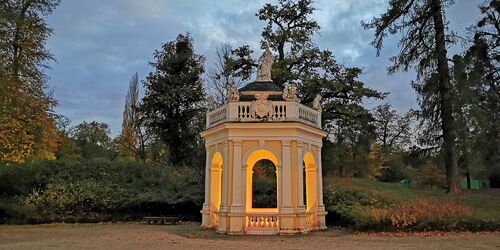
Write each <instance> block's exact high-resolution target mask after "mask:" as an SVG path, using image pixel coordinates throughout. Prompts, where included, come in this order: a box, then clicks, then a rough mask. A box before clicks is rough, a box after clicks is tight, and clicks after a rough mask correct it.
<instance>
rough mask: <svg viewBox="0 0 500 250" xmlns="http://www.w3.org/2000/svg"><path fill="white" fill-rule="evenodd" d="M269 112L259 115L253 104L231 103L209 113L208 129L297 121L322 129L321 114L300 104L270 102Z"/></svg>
mask: <svg viewBox="0 0 500 250" xmlns="http://www.w3.org/2000/svg"><path fill="white" fill-rule="evenodd" d="M266 108H269V112H267V114H266V115H265V116H263V117H260V116H258V115H257V113H256V112H255V111H254V110H253V108H252V102H229V103H226V104H224V105H222V106H221V107H219V108H217V109H215V110H212V111H209V112H208V113H207V122H206V127H207V129H208V128H211V127H215V126H217V125H219V124H221V123H225V122H256V121H262V122H283V121H295V122H302V123H304V124H307V125H310V126H313V127H316V128H321V112H320V111H318V110H315V109H313V108H310V107H308V106H305V105H303V104H300V103H298V102H286V101H275V102H270V104H269V107H266Z"/></svg>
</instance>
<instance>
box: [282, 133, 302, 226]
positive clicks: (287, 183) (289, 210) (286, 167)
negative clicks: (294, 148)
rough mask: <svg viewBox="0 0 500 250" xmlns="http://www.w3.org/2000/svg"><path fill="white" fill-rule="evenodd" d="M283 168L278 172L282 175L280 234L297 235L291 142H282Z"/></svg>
mask: <svg viewBox="0 0 500 250" xmlns="http://www.w3.org/2000/svg"><path fill="white" fill-rule="evenodd" d="M281 148H282V167H281V171H279V172H278V174H279V175H280V177H281V178H280V186H281V198H282V199H281V201H280V207H279V213H280V218H279V224H280V234H295V233H296V231H297V230H296V228H295V223H294V220H295V215H294V213H293V206H292V161H291V152H290V141H288V140H283V141H281Z"/></svg>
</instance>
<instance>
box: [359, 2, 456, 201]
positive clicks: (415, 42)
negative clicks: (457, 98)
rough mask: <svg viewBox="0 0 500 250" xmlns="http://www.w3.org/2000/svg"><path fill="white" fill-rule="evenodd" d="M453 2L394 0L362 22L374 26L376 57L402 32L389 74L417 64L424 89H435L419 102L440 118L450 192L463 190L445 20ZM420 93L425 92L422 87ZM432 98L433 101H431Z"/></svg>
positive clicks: (433, 115) (431, 113) (448, 39)
mask: <svg viewBox="0 0 500 250" xmlns="http://www.w3.org/2000/svg"><path fill="white" fill-rule="evenodd" d="M452 3H453V2H452V1H450V0H391V1H390V2H389V9H388V10H387V12H386V13H383V14H382V15H380V17H376V18H374V19H373V20H372V21H370V22H367V23H363V26H364V28H366V29H375V39H374V40H373V42H372V45H374V46H375V48H376V49H377V56H378V55H380V51H381V49H382V45H383V41H384V38H385V37H386V36H387V35H388V34H395V33H397V32H401V33H402V38H401V40H400V42H399V47H400V52H399V54H398V55H396V56H394V57H392V58H391V61H392V62H393V63H394V64H393V66H391V67H390V68H389V73H394V72H396V71H398V70H403V71H407V70H408V69H409V68H410V67H412V66H414V67H415V69H416V71H417V77H418V79H424V80H423V83H422V86H420V87H421V89H424V88H427V89H432V91H430V92H427V93H428V94H429V95H428V96H425V97H423V98H424V101H421V102H420V105H421V106H424V107H425V106H427V107H426V108H423V110H425V111H426V112H430V113H427V114H426V115H427V116H426V117H427V119H431V118H430V117H432V118H436V117H437V118H439V119H438V120H434V121H435V123H436V125H438V126H439V127H440V130H441V133H442V147H443V153H444V161H445V166H446V179H447V184H448V192H450V193H460V183H459V174H458V164H457V152H456V141H455V140H456V137H457V132H456V128H455V119H454V117H453V99H452V96H451V94H452V86H451V84H450V72H449V66H448V58H447V50H446V48H447V45H448V44H449V43H450V42H452V41H451V40H450V39H451V37H450V36H449V35H446V34H445V32H446V30H447V26H446V23H445V21H444V16H445V14H444V8H446V7H447V6H449V5H451V4H452ZM429 85H435V87H428V86H429ZM415 86H417V85H415ZM417 87H418V86H417ZM417 92H419V93H420V94H423V92H422V91H419V89H417ZM429 99H434V100H433V101H432V102H430V103H428V102H427V101H428V100H429ZM429 105H433V108H429Z"/></svg>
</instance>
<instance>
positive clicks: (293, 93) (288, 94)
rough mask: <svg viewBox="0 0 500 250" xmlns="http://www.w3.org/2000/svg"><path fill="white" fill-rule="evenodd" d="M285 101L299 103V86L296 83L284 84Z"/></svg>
mask: <svg viewBox="0 0 500 250" xmlns="http://www.w3.org/2000/svg"><path fill="white" fill-rule="evenodd" d="M283 99H285V100H286V101H288V102H298V101H299V97H298V96H297V84H295V83H291V84H290V83H285V84H283Z"/></svg>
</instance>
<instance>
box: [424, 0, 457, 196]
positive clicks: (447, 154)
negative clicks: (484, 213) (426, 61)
mask: <svg viewBox="0 0 500 250" xmlns="http://www.w3.org/2000/svg"><path fill="white" fill-rule="evenodd" d="M431 1H432V3H431V5H432V17H433V21H434V30H435V41H436V56H437V67H438V76H439V91H440V95H441V100H440V104H441V129H442V130H443V140H444V142H443V148H444V160H445V166H446V182H447V184H448V190H447V192H448V193H454V194H456V193H460V191H461V190H460V182H459V176H458V162H457V152H456V145H455V139H456V136H457V132H456V128H455V120H454V118H453V103H452V96H451V86H450V76H449V69H448V60H447V56H446V40H445V35H444V22H443V14H442V6H441V0H431Z"/></svg>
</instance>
